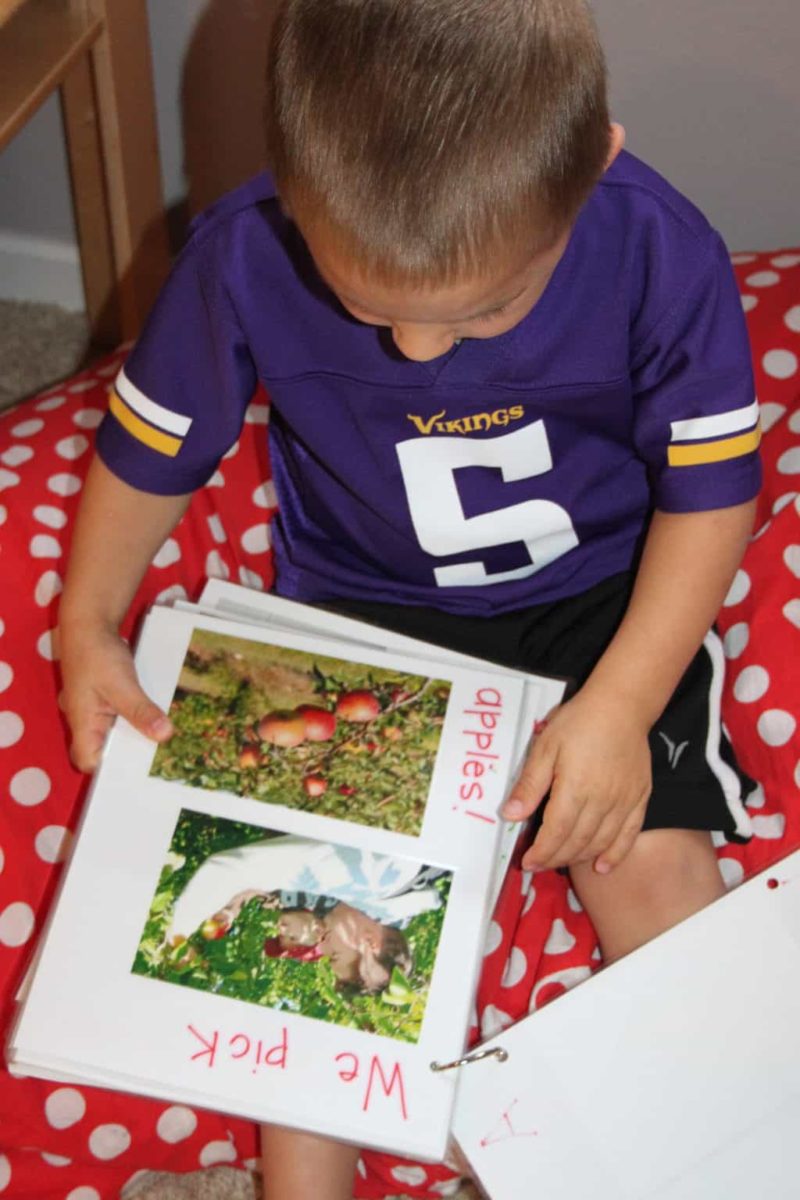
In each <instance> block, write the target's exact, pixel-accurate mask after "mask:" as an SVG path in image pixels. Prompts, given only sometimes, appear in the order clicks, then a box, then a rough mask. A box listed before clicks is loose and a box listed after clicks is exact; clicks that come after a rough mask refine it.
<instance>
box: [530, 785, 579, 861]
mask: <svg viewBox="0 0 800 1200" xmlns="http://www.w3.org/2000/svg"><path fill="white" fill-rule="evenodd" d="M583 807H584V805H583V803H582V802H581V801H580V800H578V799H577V797H575V796H574V795H573V794H572V793H571V792H568V791H567V790H566V789H565V788H564V785H563V784H562V785H561V786H559V785H558V784H556V785H555V786H554V788H553V790H552V792H551V795H550V799H549V801H548V803H547V808H546V809H545V811H544V820H543V821H542V827H541V829H540V830H539V832H538V833H537V835H536V837H535V838H534V840H533V844H532V845H531V846H530V848H529V849H528V850H527V851H526V852H525V855H524V857H523V859H522V866H523V867H524V869H525V870H526V871H535V870H541V869H542V868H543V867H546V866H558V865H560V861H561V852H562V849H563V848H564V847H565V846H567V845H568V843H569V842H570V840H571V839H572V837H573V835H574V833H575V830H576V828H577V825H578V821H579V819H580V814H581V810H582V809H583ZM556 859H558V862H556V861H554V860H556Z"/></svg>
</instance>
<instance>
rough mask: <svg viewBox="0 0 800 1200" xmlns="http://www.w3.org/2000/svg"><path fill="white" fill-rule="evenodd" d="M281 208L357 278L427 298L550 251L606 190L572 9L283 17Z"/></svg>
mask: <svg viewBox="0 0 800 1200" xmlns="http://www.w3.org/2000/svg"><path fill="white" fill-rule="evenodd" d="M268 133H269V144H270V156H271V161H272V165H273V169H274V171H275V176H276V180H277V183H278V187H279V190H280V192H281V195H282V196H283V198H284V200H285V202H286V203H287V204H288V206H289V207H290V209H292V210H293V211H294V212H295V214H296V215H299V217H300V219H301V224H302V223H304V222H312V223H313V222H317V221H322V222H324V223H325V224H326V226H328V227H329V228H330V229H331V230H333V231H334V233H335V235H336V237H337V238H338V240H339V242H340V245H341V248H342V249H343V250H344V251H345V252H347V253H348V254H350V255H352V256H353V257H354V259H355V261H357V262H358V263H359V264H360V265H361V267H362V269H363V270H364V272H365V273H368V274H374V275H375V276H376V277H378V278H382V279H384V280H386V281H390V282H394V281H403V282H417V283H419V284H424V283H436V282H449V281H452V280H454V279H458V278H461V277H464V276H472V275H480V274H481V273H482V272H484V271H486V270H488V269H491V268H492V265H496V263H497V255H498V253H500V254H504V255H507V254H508V252H509V250H513V251H514V252H515V253H520V252H523V253H524V252H526V251H528V250H530V252H531V253H533V252H535V251H536V250H537V249H540V248H543V247H544V246H547V245H549V244H550V243H551V242H552V241H553V240H554V239H555V237H556V236H557V235H558V233H560V232H561V231H562V230H563V229H564V228H565V227H566V226H567V225H568V224H569V222H571V220H572V219H573V218H574V216H575V214H576V213H577V211H578V209H579V207H580V205H581V204H582V202H583V201H584V200H585V198H586V196H587V195H588V193H589V191H590V190H591V188H592V186H593V185H594V183H595V182H596V181H597V179H598V178H599V176H600V175H601V174H602V171H603V168H604V166H605V162H606V158H607V155H608V150H609V116H608V105H607V99H606V72H605V63H604V59H603V54H602V50H601V48H600V45H599V42H598V39H597V34H596V31H595V28H594V24H593V21H592V18H591V16H590V15H589V12H588V9H587V7H586V5H585V3H584V2H583V0H284V3H283V4H282V6H281V8H280V10H279V13H278V17H277V20H276V23H275V26H274V28H273V34H272V41H271V49H270V61H269V103H268Z"/></svg>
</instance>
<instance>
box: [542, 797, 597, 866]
mask: <svg viewBox="0 0 800 1200" xmlns="http://www.w3.org/2000/svg"><path fill="white" fill-rule="evenodd" d="M549 803H550V804H552V803H553V800H552V798H551V800H550V802H549ZM548 807H549V806H548ZM606 816H607V814H603V813H601V812H597V811H596V810H595V809H594V808H593V807H592V805H590V804H583V805H580V804H576V806H575V808H574V809H573V811H572V813H571V814H569V815H567V814H565V813H564V812H563V811H562V812H561V813H560V814H559V815H558V818H557V819H558V821H559V822H560V829H559V834H560V833H562V832H565V836H562V837H561V840H560V842H558V843H557V844H556V845H555V849H554V850H553V851H552V852H549V851H548V839H549V838H551V837H553V838H554V839H555V837H556V836H557V835H555V834H554V832H553V829H552V827H551V828H548V827H547V817H546V816H545V820H544V822H543V824H542V828H541V830H540V831H539V834H538V836H537V837H536V839H535V840H534V842H533V844H532V846H531V847H530V850H529V851H528V855H527V856H526V857H528V856H529V858H530V866H531V868H533V869H538V870H547V869H549V868H554V867H566V866H569V865H570V864H572V863H575V862H580V861H581V860H582V859H585V858H594V857H595V855H594V854H592V853H591V850H592V847H595V846H596V847H597V849H596V851H595V854H596V853H598V852H599V851H600V850H601V849H603V848H604V847H605V846H606V845H609V844H610V843H611V841H613V837H612V836H609V837H608V839H607V840H606V841H603V840H602V839H601V836H600V835H601V831H602V829H603V826H604V825H605V823H606ZM570 820H571V821H572V822H573V825H572V828H571V829H570V828H569V823H570ZM614 832H616V826H615V827H614ZM542 834H546V835H547V836H546V837H545V838H542ZM540 838H542V840H541V842H540V840H539V839H540ZM525 865H526V866H527V865H528V864H527V863H526V864H525Z"/></svg>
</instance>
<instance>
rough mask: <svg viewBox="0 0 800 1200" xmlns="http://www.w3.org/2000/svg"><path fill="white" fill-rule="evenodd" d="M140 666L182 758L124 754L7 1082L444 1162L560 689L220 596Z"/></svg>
mask: <svg viewBox="0 0 800 1200" xmlns="http://www.w3.org/2000/svg"><path fill="white" fill-rule="evenodd" d="M476 640H477V639H476ZM136 664H137V670H138V672H139V677H140V679H141V682H142V685H143V687H144V688H145V690H146V691H147V692H148V693H149V694H150V695H151V696H152V697H153V699H154V700H155V701H156V702H157V703H158V704H160V705H161V706H162V707H163V708H164V709H165V710H166V711H168V712H169V715H170V717H171V719H172V722H173V724H174V728H175V733H174V735H173V736H172V737H171V738H170V740H169V741H167V742H165V743H163V744H161V745H159V746H156V745H155V744H154V743H153V742H151V741H149V740H148V739H147V738H145V737H144V736H142V735H141V734H139V733H137V732H136V731H135V730H133V729H132V728H131V727H130V726H129V725H127V723H126V722H124V721H122V720H119V721H117V723H116V725H115V727H114V729H113V730H112V732H111V735H110V737H109V739H108V742H107V745H106V748H105V751H104V755H103V760H102V764H101V766H100V768H99V770H98V771H97V773H96V775H95V778H94V780H93V783H92V787H91V790H90V794H89V798H88V801H87V804H86V807H85V810H84V814H83V818H82V822H81V826H80V829H79V833H78V837H77V839H76V842H75V846H74V849H73V853H72V856H71V861H70V863H69V866H68V868H67V871H66V873H65V876H64V879H63V881H62V885H61V888H60V891H59V894H58V897H57V900H56V903H55V905H54V907H53V911H52V915H51V918H50V920H49V922H48V925H47V928H46V930H45V934H44V936H43V938H42V939H41V941H40V945H39V948H38V952H37V955H36V958H35V960H34V963H33V964H32V968H31V970H30V971H29V973H28V977H27V979H26V981H25V984H24V985H23V988H22V991H21V994H20V997H19V999H20V1011H19V1015H18V1018H17V1021H16V1024H15V1027H14V1030H13V1032H12V1036H11V1040H10V1044H9V1060H10V1063H11V1065H12V1069H15V1070H18V1071H20V1072H23V1073H26V1074H31V1075H38V1076H41V1077H44V1078H47V1079H54V1080H59V1081H66V1082H79V1083H86V1084H96V1085H99V1086H104V1087H111V1088H118V1089H122V1090H125V1091H130V1092H136V1093H141V1094H144V1095H148V1096H153V1097H159V1098H163V1099H166V1100H170V1101H175V1102H183V1103H186V1104H190V1105H197V1106H201V1107H206V1108H212V1109H215V1110H220V1111H223V1112H230V1113H235V1114H238V1115H241V1116H245V1117H248V1118H252V1119H254V1120H257V1121H261V1122H275V1123H278V1124H281V1125H285V1126H290V1127H294V1128H298V1129H304V1130H310V1131H313V1132H317V1133H321V1134H324V1135H328V1136H331V1137H334V1138H337V1139H341V1140H346V1141H351V1142H354V1143H357V1144H358V1145H360V1146H367V1147H374V1148H378V1149H387V1150H391V1151H394V1152H397V1153H400V1154H406V1155H409V1156H416V1157H420V1158H424V1159H431V1160H439V1159H441V1158H442V1157H443V1155H444V1153H445V1150H446V1146H447V1139H448V1134H449V1130H450V1125H451V1119H452V1108H453V1102H454V1095H455V1089H456V1083H457V1076H458V1072H457V1071H455V1070H439V1069H437V1068H438V1067H439V1066H441V1065H443V1064H447V1063H449V1062H451V1061H452V1060H455V1059H457V1058H458V1057H459V1056H460V1055H462V1054H463V1052H464V1047H465V1040H466V1037H467V1032H468V1028H469V1025H470V1019H471V1013H472V1008H473V1003H474V993H475V987H476V983H477V978H478V971H479V967H480V962H481V957H482V951H483V945H484V939H485V932H486V928H487V925H488V921H489V918H490V915H491V911H492V908H493V905H494V901H495V899H496V897H497V894H498V891H499V888H500V886H501V883H502V878H503V873H504V870H505V867H506V866H507V864H508V861H509V858H510V855H511V853H512V852H513V845H514V841H515V838H516V836H517V833H518V827H517V826H514V825H510V824H508V823H506V822H503V821H502V819H501V818H500V816H499V810H500V807H501V804H502V802H503V800H504V798H505V797H506V795H507V793H508V790H509V788H510V786H511V785H512V783H513V781H514V779H515V776H516V773H517V772H518V770H519V768H520V766H521V764H522V762H523V761H524V757H525V755H526V753H527V750H528V747H529V745H530V742H531V738H532V737H533V736H534V733H535V726H536V722H537V721H538V720H541V719H542V718H543V717H544V716H545V715H546V714H547V713H548V712H549V711H550V709H551V708H552V707H553V706H554V705H555V704H557V703H558V702H559V700H560V699H561V694H562V692H563V686H564V685H563V682H562V681H558V680H553V679H545V678H540V677H538V676H530V675H525V674H523V673H521V672H517V671H512V670H509V669H506V668H503V667H499V666H496V665H494V664H490V663H487V662H484V661H482V660H481V659H480V658H477V657H476V658H472V657H470V656H469V655H463V654H457V653H453V652H450V651H446V650H443V649H441V648H439V647H435V646H432V645H428V644H426V643H423V642H419V641H417V640H415V639H412V638H408V637H405V636H401V635H399V634H394V633H390V632H388V631H386V630H383V629H380V628H377V627H375V626H372V625H368V624H366V623H364V622H360V621H356V620H353V619H351V618H347V617H342V616H339V615H337V614H334V613H331V612H328V611H325V610H321V609H316V608H309V607H308V606H304V605H301V604H297V603H294V602H291V601H286V600H282V599H280V598H278V597H275V596H272V595H266V594H262V593H257V592H254V591H251V590H248V589H245V588H241V587H237V586H234V585H231V584H227V583H223V582H220V581H211V582H209V584H208V585H207V587H206V589H205V591H204V593H203V595H202V597H201V599H200V602H199V604H197V605H192V604H188V603H182V602H176V603H175V605H174V606H172V607H166V606H161V607H159V606H156V607H155V608H154V609H152V610H151V612H150V613H149V615H148V616H147V617H146V619H145V622H144V624H143V627H142V631H141V634H140V637H139V640H138V645H137V651H136Z"/></svg>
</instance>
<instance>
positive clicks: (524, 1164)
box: [453, 853, 800, 1200]
mask: <svg viewBox="0 0 800 1200" xmlns="http://www.w3.org/2000/svg"><path fill="white" fill-rule="evenodd" d="M798 996H800V853H796V854H793V855H791V856H790V857H789V858H787V859H785V860H784V861H783V862H781V863H778V864H777V865H776V866H775V867H773V868H772V869H771V870H770V871H767V872H765V873H762V874H761V875H759V876H757V877H755V878H754V879H752V880H751V881H749V882H747V883H745V884H743V885H741V886H740V887H739V888H737V889H736V890H735V891H733V892H731V893H729V894H728V895H727V896H725V897H723V898H722V899H721V900H719V901H717V902H716V903H715V904H713V905H712V906H711V907H710V908H707V909H705V910H704V911H703V912H701V913H698V914H697V915H696V916H694V917H692V918H690V919H689V920H688V921H685V922H684V923H683V924H682V925H680V926H678V927H677V928H675V929H673V930H670V931H669V932H668V933H666V934H664V935H662V936H661V937H659V938H657V939H656V940H655V941H653V942H651V943H649V944H648V945H647V946H644V947H642V948H641V949H640V950H638V951H636V952H635V953H633V954H631V955H629V956H628V957H627V958H626V959H623V960H622V961H620V962H619V963H616V964H614V965H612V966H611V967H609V968H607V969H606V970H603V971H601V972H599V973H598V974H597V975H596V976H594V977H593V978H591V979H589V980H588V981H586V982H585V983H582V984H579V985H578V986H577V987H576V988H574V989H573V990H572V991H571V992H569V993H567V994H565V995H564V996H561V997H559V998H558V999H557V1000H555V1001H553V1002H551V1003H550V1004H548V1005H547V1006H546V1007H545V1008H543V1009H542V1010H541V1011H539V1012H536V1013H534V1014H533V1015H531V1016H530V1017H528V1018H527V1019H525V1020H523V1021H521V1022H520V1023H519V1024H517V1025H515V1026H513V1027H511V1028H510V1029H508V1030H506V1031H505V1032H504V1033H502V1034H499V1035H497V1037H495V1038H493V1039H491V1040H490V1041H488V1042H487V1043H485V1045H486V1046H488V1047H492V1046H500V1047H502V1048H503V1049H504V1050H506V1051H507V1052H508V1055H509V1057H508V1060H507V1061H506V1062H498V1061H496V1060H495V1059H492V1058H490V1059H486V1060H484V1061H481V1062H478V1063H475V1064H472V1065H469V1066H467V1067H465V1068H462V1069H461V1078H460V1081H459V1090H458V1097H457V1102H456V1108H455V1113H454V1125H453V1130H454V1135H455V1137H456V1139H457V1141H458V1142H459V1144H460V1146H461V1148H462V1150H463V1152H464V1154H465V1155H466V1157H467V1158H468V1160H469V1161H470V1163H471V1164H472V1166H473V1168H474V1170H475V1171H476V1173H477V1175H478V1177H479V1179H480V1180H481V1183H482V1185H483V1187H484V1188H485V1189H486V1191H487V1193H488V1195H489V1196H490V1197H491V1198H492V1200H528V1197H530V1196H532V1195H541V1196H546V1197H547V1200H574V1198H575V1197H576V1196H589V1195H596V1196H603V1197H605V1196H614V1197H619V1198H620V1200H649V1198H653V1200H656V1198H657V1200H751V1197H753V1196H755V1195H769V1196H770V1197H780V1198H783V1200H789V1197H794V1196H796V1195H797V1179H798V1177H799V1176H800V1142H798V1138H797V1129H798V1118H800V1035H799V1034H798ZM767 1180H769V1181H770V1187H769V1188H767V1186H766V1181H767Z"/></svg>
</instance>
